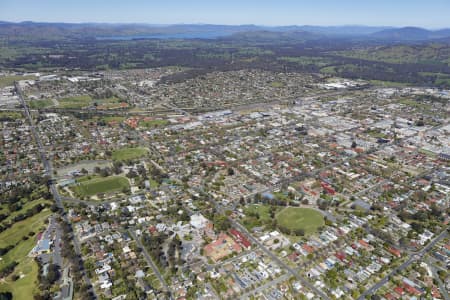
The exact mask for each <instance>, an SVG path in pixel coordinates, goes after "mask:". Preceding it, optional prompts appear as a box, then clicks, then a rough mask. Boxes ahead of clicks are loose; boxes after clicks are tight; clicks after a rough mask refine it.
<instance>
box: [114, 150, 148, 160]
mask: <svg viewBox="0 0 450 300" xmlns="http://www.w3.org/2000/svg"><path fill="white" fill-rule="evenodd" d="M147 153H148V150H147V149H146V148H143V147H137V148H122V149H118V150H115V151H114V152H113V154H112V158H113V160H131V159H136V158H140V157H142V156H144V155H146V154H147Z"/></svg>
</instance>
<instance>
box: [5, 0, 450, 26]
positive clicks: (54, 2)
mask: <svg viewBox="0 0 450 300" xmlns="http://www.w3.org/2000/svg"><path fill="white" fill-rule="evenodd" d="M0 20H2V21H12V22H20V21H37V22H66V23H83V22H102V23H148V24H180V23H185V24H197V23H207V24H230V25H239V24H256V25H268V26H277V25H325V26H332V25H369V26H396V27H401V26H420V27H426V28H444V27H450V0H222V1H217V0H162V1H161V0H0Z"/></svg>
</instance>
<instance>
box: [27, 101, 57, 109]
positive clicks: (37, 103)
mask: <svg viewBox="0 0 450 300" xmlns="http://www.w3.org/2000/svg"><path fill="white" fill-rule="evenodd" d="M52 105H53V101H52V100H50V99H44V100H32V101H30V102H28V106H29V107H30V108H32V109H37V108H46V107H49V106H52Z"/></svg>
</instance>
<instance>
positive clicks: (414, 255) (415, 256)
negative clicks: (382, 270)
mask: <svg viewBox="0 0 450 300" xmlns="http://www.w3.org/2000/svg"><path fill="white" fill-rule="evenodd" d="M448 229H450V226H449V227H447V228H446V229H445V230H444V231H442V232H441V233H440V234H439V235H438V236H437V237H436V238H434V240H433V241H431V242H430V243H428V244H427V245H426V246H425V247H424V248H423V249H422V250H420V251H417V252H415V253H410V254H409V257H408V260H406V261H405V262H404V263H402V264H401V265H400V266H398V267H396V268H394V269H393V270H392V271H391V272H390V273H389V274H388V275H387V276H385V277H384V278H383V279H381V280H380V281H379V282H377V283H376V284H374V285H373V286H372V287H371V288H369V289H368V290H367V291H365V292H364V293H362V294H361V295H360V296H359V298H358V300H364V299H366V297H367V296H369V295H372V294H374V293H375V292H376V291H378V289H380V288H381V287H382V286H383V285H385V284H386V283H387V282H388V281H389V280H390V278H391V277H392V276H393V275H395V274H396V273H398V272H401V271H403V270H404V269H406V268H407V267H408V266H409V265H410V264H412V263H413V262H415V261H418V260H420V259H421V258H423V256H424V255H425V253H427V252H428V251H429V250H430V249H431V248H433V246H434V245H436V243H437V242H439V241H440V240H442V239H443V238H445V237H446V236H447V234H448V232H447V230H448Z"/></svg>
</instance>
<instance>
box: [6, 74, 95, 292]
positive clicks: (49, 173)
mask: <svg viewBox="0 0 450 300" xmlns="http://www.w3.org/2000/svg"><path fill="white" fill-rule="evenodd" d="M15 88H16V93H17V95H18V96H19V101H20V103H21V105H22V106H23V111H24V113H25V117H26V118H27V120H28V123H29V125H30V130H31V134H32V135H33V137H34V140H35V141H36V144H37V146H38V151H39V156H40V158H41V161H42V164H43V165H44V169H45V175H46V176H47V177H48V178H49V182H48V185H49V188H50V191H51V193H52V195H53V199H54V200H55V204H56V206H57V207H58V208H59V209H60V211H61V216H62V218H63V220H64V221H65V222H66V223H67V224H69V225H70V226H71V227H72V223H71V222H70V220H69V218H68V217H67V214H66V213H65V212H64V205H63V204H62V201H61V196H60V195H59V192H58V189H57V188H56V185H55V183H54V182H53V180H51V178H52V174H53V166H52V163H51V161H50V160H49V159H47V154H46V152H45V148H44V145H43V144H42V141H41V138H40V136H39V134H38V132H37V130H36V127H35V124H34V121H33V118H32V117H31V114H30V109H29V108H28V105H27V103H26V102H25V100H24V99H23V95H22V91H21V90H20V87H19V84H18V83H17V82H16V83H15ZM73 245H74V250H75V254H76V255H77V256H78V257H80V259H81V260H82V256H81V246H80V241H79V240H78V238H77V236H76V235H75V234H74V235H73ZM82 261H83V260H82ZM82 273H83V277H84V281H85V283H86V284H87V285H88V286H89V287H90V288H89V289H90V291H91V292H92V295H93V298H94V299H97V294H96V293H95V289H93V288H92V283H91V280H90V278H89V277H88V276H87V273H86V271H85V270H84V268H83V272H82Z"/></svg>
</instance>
